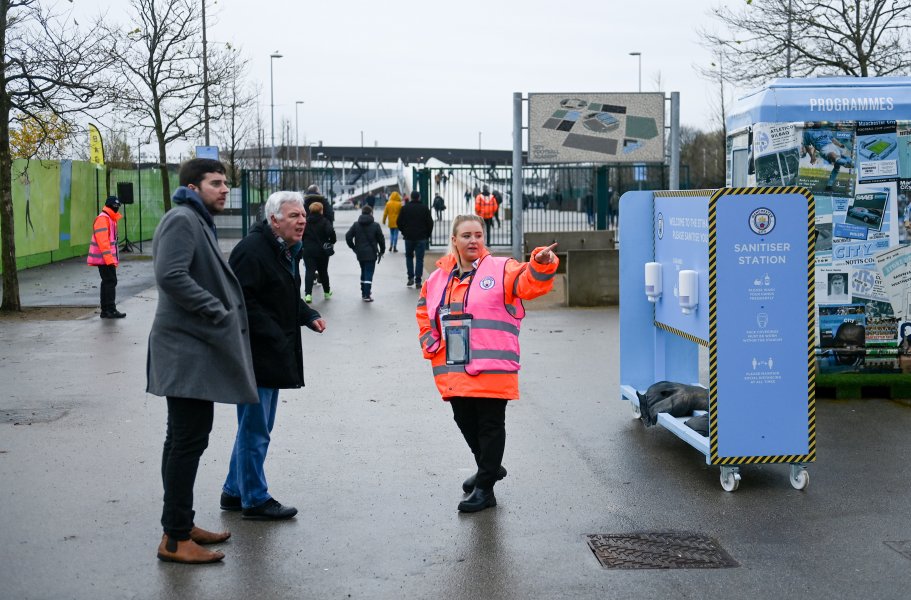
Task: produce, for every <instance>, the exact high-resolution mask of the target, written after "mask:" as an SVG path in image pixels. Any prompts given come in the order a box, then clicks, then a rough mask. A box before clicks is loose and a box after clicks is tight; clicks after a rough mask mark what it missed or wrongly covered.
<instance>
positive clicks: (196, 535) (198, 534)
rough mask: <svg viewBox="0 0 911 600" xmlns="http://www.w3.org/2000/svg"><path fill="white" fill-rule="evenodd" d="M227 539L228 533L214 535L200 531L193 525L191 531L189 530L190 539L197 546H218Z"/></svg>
mask: <svg viewBox="0 0 911 600" xmlns="http://www.w3.org/2000/svg"><path fill="white" fill-rule="evenodd" d="M229 537H231V532H230V531H222V532H220V533H215V532H214V531H206V530H205V529H200V528H199V527H197V526H196V525H194V526H193V529H191V530H190V539H191V540H193V541H194V542H196V543H197V544H220V543H222V542H226V541H228V538H229Z"/></svg>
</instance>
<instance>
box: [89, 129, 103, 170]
mask: <svg viewBox="0 0 911 600" xmlns="http://www.w3.org/2000/svg"><path fill="white" fill-rule="evenodd" d="M89 162H92V163H95V164H96V165H101V166H103V165H104V142H102V141H101V132H100V131H98V128H97V127H95V126H94V125H92V124H91V123H89Z"/></svg>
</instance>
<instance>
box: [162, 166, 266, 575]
mask: <svg viewBox="0 0 911 600" xmlns="http://www.w3.org/2000/svg"><path fill="white" fill-rule="evenodd" d="M179 179H180V187H179V188H177V191H176V192H175V193H174V197H173V200H174V204H175V206H174V208H172V209H171V210H170V211H168V212H167V213H166V214H165V215H164V217H163V218H162V219H161V223H160V224H159V225H158V228H157V229H156V230H155V238H154V241H153V242H152V253H153V256H154V270H155V281H156V283H157V284H158V308H157V310H156V312H155V320H154V321H153V323H152V331H151V333H150V334H149V354H148V364H147V375H148V387H147V390H146V391H148V392H149V393H150V394H155V395H157V396H165V397H166V398H167V402H168V424H167V434H166V436H165V442H164V451H163V453H162V464H161V477H162V482H163V484H164V509H163V511H162V516H161V525H162V527H163V529H164V535H163V536H162V539H161V544H160V545H159V547H158V558H160V559H161V560H164V561H170V562H180V563H209V562H216V561H219V560H221V559H222V558H224V554H223V553H222V552H220V551H211V550H208V549H206V548H203V547H202V545H201V544H216V543H221V542H224V541H225V540H227V539H228V537H230V535H231V534H230V533H228V532H221V533H214V532H210V531H206V530H204V529H201V528H199V527H196V526H195V524H194V522H193V517H194V514H195V513H194V511H193V484H194V482H195V480H196V471H197V469H198V467H199V459H200V457H201V456H202V453H203V451H204V450H205V449H206V446H208V443H209V433H210V432H211V431H212V421H213V416H214V405H213V403H214V402H222V403H226V404H254V403H256V402H258V401H259V397H258V395H257V392H256V380H255V378H254V375H253V359H252V357H251V354H250V335H249V331H248V325H247V311H246V307H245V304H244V295H243V290H242V288H241V285H240V283H239V282H238V281H237V278H236V277H235V276H234V273H233V272H232V271H231V268H230V267H229V266H228V263H227V261H226V260H225V258H224V257H223V255H222V253H221V250H220V249H219V247H218V239H217V238H216V231H215V222H214V220H213V218H212V215H213V214H216V213H220V212H222V211H223V210H224V207H225V201H226V199H227V196H228V191H229V190H228V185H227V180H226V177H225V168H224V166H223V165H222V164H221V163H220V162H218V161H217V160H211V159H202V158H197V159H193V160H190V161H187V162H186V163H184V165H183V166H181V168H180V174H179Z"/></svg>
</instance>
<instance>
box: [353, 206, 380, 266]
mask: <svg viewBox="0 0 911 600" xmlns="http://www.w3.org/2000/svg"><path fill="white" fill-rule="evenodd" d="M345 243H346V244H348V247H349V248H351V249H352V250H354V253H355V254H356V255H357V260H358V261H360V262H376V259H377V256H382V255H383V254H384V253H385V252H386V239H385V238H384V237H383V230H382V229H380V226H379V224H378V223H376V222H375V221H374V220H373V215H361V216H360V217H358V219H357V223H353V224H352V225H351V229H349V230H348V233H346V234H345Z"/></svg>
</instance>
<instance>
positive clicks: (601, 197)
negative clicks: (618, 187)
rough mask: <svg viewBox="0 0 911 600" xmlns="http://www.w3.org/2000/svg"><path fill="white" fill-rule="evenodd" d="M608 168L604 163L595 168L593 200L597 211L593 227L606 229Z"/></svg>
mask: <svg viewBox="0 0 911 600" xmlns="http://www.w3.org/2000/svg"><path fill="white" fill-rule="evenodd" d="M607 169H608V168H607V167H606V166H604V165H602V166H600V167H596V169H595V201H596V202H597V206H598V211H597V218H596V220H595V229H597V230H599V231H600V230H604V229H607V204H608V202H610V192H609V191H608V190H609V189H610V186H609V185H608V181H607V179H608V177H607V174H608V170H607Z"/></svg>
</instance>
